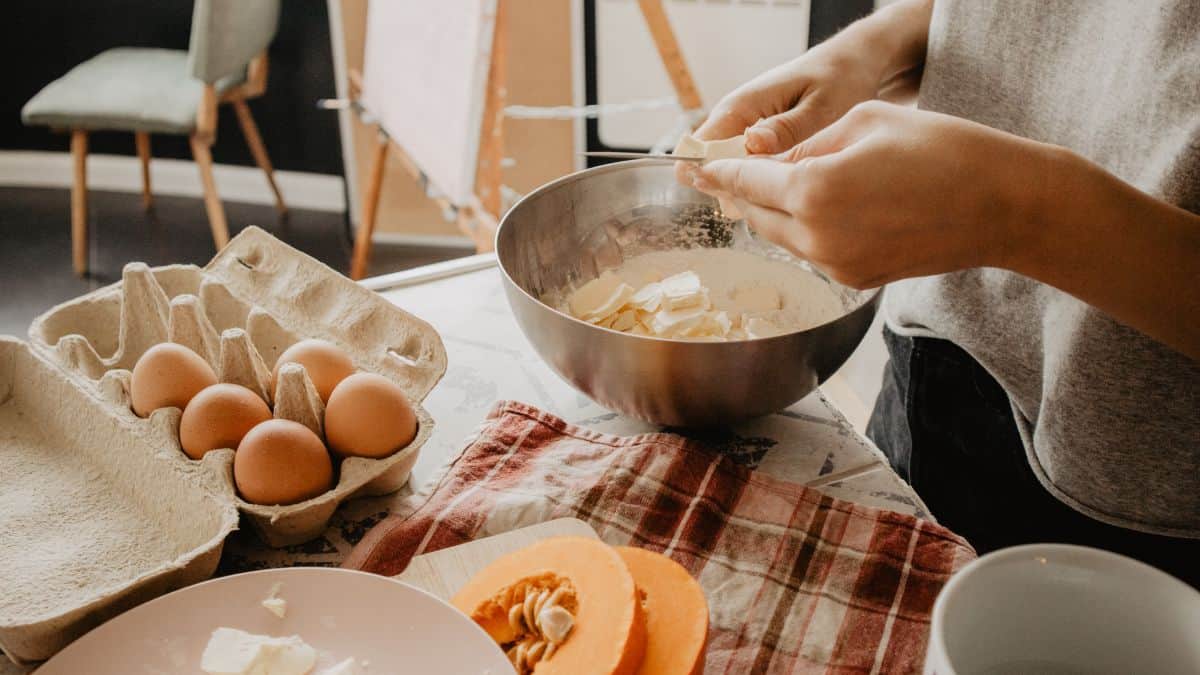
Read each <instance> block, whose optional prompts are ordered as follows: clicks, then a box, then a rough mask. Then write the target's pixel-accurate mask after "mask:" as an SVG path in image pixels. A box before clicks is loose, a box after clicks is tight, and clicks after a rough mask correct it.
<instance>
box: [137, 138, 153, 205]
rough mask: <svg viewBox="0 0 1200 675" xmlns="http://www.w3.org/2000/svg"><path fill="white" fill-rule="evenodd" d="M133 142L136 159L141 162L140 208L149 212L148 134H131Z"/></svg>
mask: <svg viewBox="0 0 1200 675" xmlns="http://www.w3.org/2000/svg"><path fill="white" fill-rule="evenodd" d="M133 141H134V144H136V145H137V154H138V159H140V160H142V208H143V209H145V210H147V211H149V210H150V208H151V207H152V206H154V197H153V195H151V193H150V133H149V132H147V131H138V132H136V133H134V134H133Z"/></svg>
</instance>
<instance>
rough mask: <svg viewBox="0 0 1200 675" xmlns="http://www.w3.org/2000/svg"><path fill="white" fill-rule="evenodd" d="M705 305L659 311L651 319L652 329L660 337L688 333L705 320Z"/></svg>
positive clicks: (706, 313)
mask: <svg viewBox="0 0 1200 675" xmlns="http://www.w3.org/2000/svg"><path fill="white" fill-rule="evenodd" d="M707 315H708V309H707V308H705V307H685V308H683V309H669V310H660V311H658V312H657V313H656V314H655V315H654V316H653V317H652V318H651V320H650V330H651V332H653V333H654V334H655V335H657V336H659V337H674V336H677V335H687V334H688V333H689V332H691V331H692V330H694V329H695V328H696V327H697V326H699V325H700V324H702V323H703V322H704V319H705V317H706V316H707Z"/></svg>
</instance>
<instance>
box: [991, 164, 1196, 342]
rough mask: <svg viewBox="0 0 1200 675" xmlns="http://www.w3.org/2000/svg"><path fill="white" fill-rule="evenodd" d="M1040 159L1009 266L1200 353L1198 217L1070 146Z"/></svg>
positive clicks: (1156, 335)
mask: <svg viewBox="0 0 1200 675" xmlns="http://www.w3.org/2000/svg"><path fill="white" fill-rule="evenodd" d="M1042 166H1043V167H1044V170H1045V174H1044V177H1045V180H1044V182H1043V185H1044V188H1042V189H1040V190H1038V194H1037V196H1036V197H1034V198H1033V199H1032V201H1031V206H1032V207H1031V210H1030V211H1029V212H1028V214H1027V215H1026V216H1025V217H1024V218H1023V220H1024V224H1022V225H1020V226H1019V228H1020V229H1019V232H1020V233H1019V234H1018V235H1017V238H1018V239H1019V240H1020V241H1021V243H1020V244H1019V245H1018V246H1015V247H1013V248H1012V249H1011V251H1012V256H1013V257H1012V260H1011V261H1010V264H1008V265H1007V266H1008V267H1010V268H1012V269H1013V270H1014V271H1017V272H1020V273H1022V274H1025V275H1026V276H1030V277H1033V278H1035V279H1038V280H1039V281H1042V282H1044V283H1047V284H1050V285H1052V286H1054V287H1056V288H1059V289H1061V290H1063V291H1066V292H1067V293H1070V294H1072V295H1074V296H1075V297H1077V298H1079V299H1080V300H1083V301H1084V302H1087V303H1088V304H1090V305H1092V306H1094V307H1096V308H1098V309H1100V310H1101V311H1104V312H1105V313H1107V314H1108V315H1109V316H1111V317H1113V318H1114V319H1116V320H1117V321H1119V322H1121V323H1123V324H1125V325H1127V326H1130V327H1132V328H1135V329H1137V330H1139V331H1141V332H1142V333H1145V334H1146V335H1148V336H1150V337H1152V338H1154V339H1156V340H1158V341H1160V342H1162V343H1164V344H1166V345H1168V346H1170V347H1172V348H1174V349H1175V350H1177V351H1179V352H1182V353H1183V354H1186V355H1188V356H1190V357H1191V358H1194V359H1200V216H1197V215H1196V214H1193V213H1190V212H1188V211H1185V210H1184V209H1181V208H1178V207H1176V206H1173V205H1171V204H1168V203H1165V202H1162V201H1159V200H1157V199H1155V198H1153V197H1151V196H1149V195H1147V194H1145V193H1143V192H1141V191H1139V190H1138V189H1136V188H1134V187H1133V186H1131V185H1129V184H1128V183H1125V182H1123V181H1121V180H1120V179H1118V178H1117V177H1115V176H1113V175H1111V174H1109V173H1108V172H1106V171H1104V170H1103V169H1102V168H1101V167H1098V166H1096V165H1095V164H1093V163H1091V162H1088V161H1087V160H1085V159H1083V158H1081V157H1079V156H1077V155H1074V154H1073V153H1070V152H1068V151H1065V150H1057V151H1053V152H1049V153H1047V157H1046V159H1045V161H1044V162H1043V164H1042Z"/></svg>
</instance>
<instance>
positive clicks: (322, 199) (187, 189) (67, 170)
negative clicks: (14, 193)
mask: <svg viewBox="0 0 1200 675" xmlns="http://www.w3.org/2000/svg"><path fill="white" fill-rule="evenodd" d="M87 173H88V188H89V189H92V190H110V191H115V192H133V193H136V194H141V191H142V169H141V164H140V162H138V159H137V158H136V157H125V156H121V155H88V161H87ZM72 176H73V170H72V163H71V155H70V154H68V153H65V152H36V151H11V150H5V151H0V185H9V186H23V187H54V188H69V187H71V182H72ZM213 178H214V179H215V180H216V183H217V193H218V194H220V195H221V199H222V200H223V201H229V202H242V203H248V204H274V203H275V197H274V195H272V194H271V189H270V187H269V186H268V185H267V180H266V177H265V176H263V172H262V171H261V170H259V169H258V168H257V167H249V166H232V165H229V164H217V165H215V166H214V167H213ZM275 181H276V183H278V185H279V190H280V191H281V192H282V193H283V200H284V202H286V203H287V205H288V206H289V207H291V208H297V209H312V210H317V211H335V212H344V211H345V210H346V193H345V190H344V187H343V182H342V177H341V176H331V175H328V174H317V173H303V172H299V171H276V172H275ZM150 186H151V189H152V190H153V192H154V194H156V195H172V196H176V197H202V196H203V194H204V193H203V189H202V188H201V186H200V174H199V173H198V172H197V170H196V164H195V163H194V162H191V161H188V160H182V159H154V160H152V161H151V162H150Z"/></svg>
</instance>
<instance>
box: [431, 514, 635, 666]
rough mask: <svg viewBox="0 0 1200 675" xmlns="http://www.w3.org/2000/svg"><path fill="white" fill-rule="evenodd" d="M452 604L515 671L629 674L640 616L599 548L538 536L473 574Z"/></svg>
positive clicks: (628, 586) (616, 561) (618, 569)
mask: <svg viewBox="0 0 1200 675" xmlns="http://www.w3.org/2000/svg"><path fill="white" fill-rule="evenodd" d="M451 602H452V604H453V605H454V606H455V607H457V608H458V609H459V610H460V611H462V612H463V613H465V614H467V615H468V616H470V617H471V618H472V619H473V620H474V621H475V622H476V623H478V624H479V625H480V626H482V627H483V629H484V630H485V631H487V633H488V634H489V635H491V636H492V639H494V640H495V641H496V642H497V643H498V644H499V645H500V646H501V647H502V648H503V649H504V650H505V652H506V653H507V654H508V655H509V659H510V660H511V661H513V665H514V667H515V668H516V669H517V672H518V673H529V672H534V669H535V668H536V672H537V673H538V675H556V674H560V673H561V674H568V675H585V674H588V675H590V674H595V675H633V674H634V673H637V672H638V669H639V668H640V667H641V664H642V657H643V655H644V653H645V648H646V618H645V615H644V613H643V610H642V604H641V602H640V598H639V594H638V590H637V586H636V585H635V584H634V581H633V575H632V574H631V573H630V571H629V568H628V567H627V566H626V564H625V562H624V561H623V560H622V558H621V556H620V555H618V554H617V552H616V551H615V550H614V549H613V548H612V547H610V546H608V545H607V544H605V543H603V542H601V541H598V540H595V539H586V538H582V537H556V538H552V539H544V540H542V541H540V542H537V543H535V544H533V545H532V546H529V547H527V548H524V549H521V550H520V551H515V552H513V553H509V554H508V555H505V556H502V557H500V558H498V559H497V560H496V561H495V562H493V563H492V564H490V565H488V566H487V567H485V568H484V569H482V570H480V572H479V573H478V574H476V575H475V576H474V577H473V578H472V579H471V580H470V581H468V582H467V584H466V586H464V587H463V588H462V590H460V591H459V592H458V594H457V595H455V596H454V598H453V600H452V601H451Z"/></svg>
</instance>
